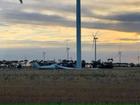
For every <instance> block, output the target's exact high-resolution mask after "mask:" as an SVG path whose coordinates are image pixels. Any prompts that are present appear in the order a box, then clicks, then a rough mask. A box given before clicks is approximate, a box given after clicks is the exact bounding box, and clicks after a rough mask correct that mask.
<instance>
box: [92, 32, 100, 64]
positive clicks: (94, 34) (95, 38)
mask: <svg viewBox="0 0 140 105" xmlns="http://www.w3.org/2000/svg"><path fill="white" fill-rule="evenodd" d="M97 35H100V33H99V32H95V33H93V34H92V36H93V44H94V45H95V53H94V54H95V55H94V58H95V62H96V61H97V40H98V37H97Z"/></svg>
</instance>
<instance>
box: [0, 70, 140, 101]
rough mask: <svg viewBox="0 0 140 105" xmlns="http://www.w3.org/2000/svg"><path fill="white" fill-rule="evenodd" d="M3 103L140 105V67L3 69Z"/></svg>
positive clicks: (0, 88) (0, 85) (0, 78)
mask: <svg viewBox="0 0 140 105" xmlns="http://www.w3.org/2000/svg"><path fill="white" fill-rule="evenodd" d="M0 102H1V103H52V102H53V103H59V102H60V103H61V102H62V103H67V102H68V103H102V102H104V103H108V102H111V103H116V102H118V103H139V102H140V68H114V69H83V70H32V69H24V70H12V69H1V70H0Z"/></svg>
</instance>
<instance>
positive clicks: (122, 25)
mask: <svg viewBox="0 0 140 105" xmlns="http://www.w3.org/2000/svg"><path fill="white" fill-rule="evenodd" d="M34 2H37V4H31V3H30V4H26V5H25V4H24V5H23V6H21V5H20V6H19V7H18V10H16V9H17V8H14V5H15V4H14V3H8V2H7V4H6V2H5V1H2V4H3V8H5V10H4V9H3V12H1V13H0V20H1V21H6V22H9V23H10V22H11V23H22V24H23V23H24V24H42V25H59V26H65V27H75V21H74V20H70V19H67V18H66V17H65V15H66V14H68V13H72V14H73V15H72V16H74V17H75V5H72V4H59V5H58V4H56V3H54V2H50V1H49V3H48V4H46V2H45V3H43V4H42V3H41V2H39V1H37V0H36V1H34ZM119 3H120V2H119ZM127 3H130V2H127ZM0 5H1V4H0ZM6 5H8V6H10V5H12V6H13V8H12V9H11V10H9V9H7V8H8V7H7V6H6ZM104 5H106V4H104ZM108 5H110V4H108ZM133 5H134V3H133ZM97 7H98V6H96V7H95V8H94V6H93V8H92V7H91V6H90V7H88V6H82V16H83V17H88V18H90V19H92V20H94V19H95V21H94V22H93V21H90V22H87V21H83V22H82V27H84V28H95V29H107V30H116V31H123V32H136V33H140V12H124V13H123V12H121V11H120V12H121V13H120V12H116V13H109V14H108V15H99V14H96V12H95V11H96V8H97ZM26 8H27V10H28V9H29V10H34V11H36V12H34V13H27V12H24V9H26ZM104 8H105V7H104ZM94 9H95V10H94ZM43 10H50V11H52V12H53V11H55V12H58V13H63V12H67V13H66V14H65V13H64V15H63V16H61V15H58V14H55V15H44V14H40V12H39V11H43ZM93 10H94V11H93ZM105 11H107V10H105ZM96 19H99V21H96ZM100 20H101V21H100ZM114 21H115V22H114ZM116 21H118V22H116Z"/></svg>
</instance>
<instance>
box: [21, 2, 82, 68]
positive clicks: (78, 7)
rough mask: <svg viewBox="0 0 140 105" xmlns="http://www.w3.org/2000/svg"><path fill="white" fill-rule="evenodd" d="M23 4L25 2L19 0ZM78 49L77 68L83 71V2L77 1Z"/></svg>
mask: <svg viewBox="0 0 140 105" xmlns="http://www.w3.org/2000/svg"><path fill="white" fill-rule="evenodd" d="M19 1H20V3H21V4H22V3H23V1H22V0H19ZM76 34H77V35H76V37H77V39H76V47H77V54H76V55H77V63H76V67H77V68H78V69H81V0H76Z"/></svg>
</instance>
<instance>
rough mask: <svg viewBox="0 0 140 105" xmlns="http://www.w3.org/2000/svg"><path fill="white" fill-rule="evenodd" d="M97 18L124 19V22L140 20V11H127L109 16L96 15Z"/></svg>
mask: <svg viewBox="0 0 140 105" xmlns="http://www.w3.org/2000/svg"><path fill="white" fill-rule="evenodd" d="M94 16H95V18H99V19H106V20H114V21H122V22H140V12H127V13H116V14H110V15H107V16H102V15H94Z"/></svg>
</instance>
